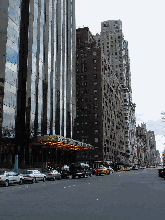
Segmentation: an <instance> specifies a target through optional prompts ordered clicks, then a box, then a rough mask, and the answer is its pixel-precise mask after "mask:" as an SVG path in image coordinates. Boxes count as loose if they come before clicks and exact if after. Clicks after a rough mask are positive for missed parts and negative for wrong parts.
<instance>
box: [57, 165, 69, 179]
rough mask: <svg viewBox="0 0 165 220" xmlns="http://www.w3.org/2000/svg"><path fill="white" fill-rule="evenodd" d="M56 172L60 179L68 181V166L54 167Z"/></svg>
mask: <svg viewBox="0 0 165 220" xmlns="http://www.w3.org/2000/svg"><path fill="white" fill-rule="evenodd" d="M56 170H57V171H58V172H59V173H60V174H61V178H62V179H65V178H66V179H68V178H69V176H70V170H69V166H67V165H64V166H63V167H56Z"/></svg>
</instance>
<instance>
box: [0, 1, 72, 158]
mask: <svg viewBox="0 0 165 220" xmlns="http://www.w3.org/2000/svg"><path fill="white" fill-rule="evenodd" d="M75 39H76V32H75V0H0V47H1V49H0V136H1V145H2V146H4V145H5V143H3V137H8V138H11V137H13V138H14V140H15V143H16V148H15V149H16V152H15V153H17V151H18V152H22V155H23V154H24V152H25V154H26V152H27V153H28V152H29V149H28V146H29V139H30V137H31V136H43V135H54V134H56V135H61V136H64V137H68V138H72V136H73V124H74V120H75V114H76V112H75V109H76V103H75V100H76V97H75V96H76V91H75V90H76V87H75V83H76V82H75V50H76V40H75ZM26 146H27V147H26ZM24 147H25V148H24ZM20 155H21V153H20ZM22 158H23V156H22Z"/></svg>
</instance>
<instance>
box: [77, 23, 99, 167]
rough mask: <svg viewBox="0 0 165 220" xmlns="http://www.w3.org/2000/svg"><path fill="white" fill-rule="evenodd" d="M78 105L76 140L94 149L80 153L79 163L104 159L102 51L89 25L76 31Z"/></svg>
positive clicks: (78, 155)
mask: <svg viewBox="0 0 165 220" xmlns="http://www.w3.org/2000/svg"><path fill="white" fill-rule="evenodd" d="M76 43H77V44H76V92H77V95H76V106H77V116H76V121H75V135H74V139H76V140H79V141H82V142H85V143H87V144H91V145H93V146H94V150H93V151H91V152H88V153H79V154H77V160H78V161H79V162H88V163H93V164H94V163H98V160H99V161H100V160H101V161H102V160H103V123H102V117H103V113H102V77H101V50H100V49H99V48H96V44H95V40H94V38H93V36H92V34H91V33H90V31H89V28H87V27H85V28H79V29H77V30H76Z"/></svg>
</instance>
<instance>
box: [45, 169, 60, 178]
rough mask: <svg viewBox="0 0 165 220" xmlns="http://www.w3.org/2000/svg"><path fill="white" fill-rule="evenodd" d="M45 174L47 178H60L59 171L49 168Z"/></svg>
mask: <svg viewBox="0 0 165 220" xmlns="http://www.w3.org/2000/svg"><path fill="white" fill-rule="evenodd" d="M45 174H46V179H47V180H54V181H55V180H56V179H58V180H61V173H59V172H58V171H57V170H49V171H48V172H47V173H45Z"/></svg>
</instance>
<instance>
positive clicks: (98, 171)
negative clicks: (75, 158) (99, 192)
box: [95, 166, 110, 176]
mask: <svg viewBox="0 0 165 220" xmlns="http://www.w3.org/2000/svg"><path fill="white" fill-rule="evenodd" d="M101 174H105V175H109V174H110V170H108V169H107V168H106V167H103V166H100V167H99V168H97V169H95V175H96V176H98V175H101Z"/></svg>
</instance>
